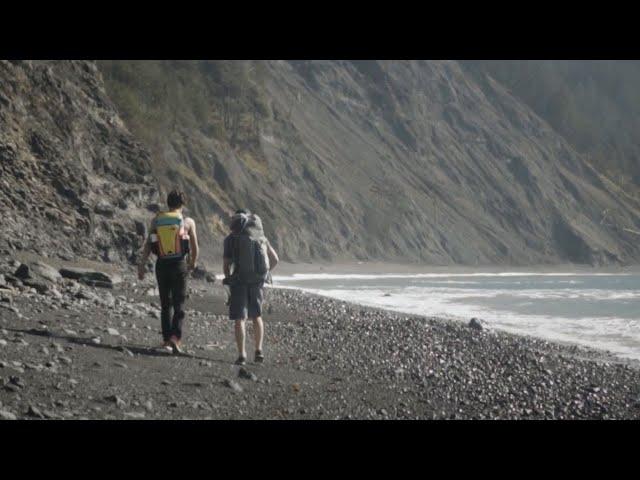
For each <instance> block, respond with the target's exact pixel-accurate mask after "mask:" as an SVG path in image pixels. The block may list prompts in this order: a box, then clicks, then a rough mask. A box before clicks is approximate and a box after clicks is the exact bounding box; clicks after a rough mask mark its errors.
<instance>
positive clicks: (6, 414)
mask: <svg viewBox="0 0 640 480" xmlns="http://www.w3.org/2000/svg"><path fill="white" fill-rule="evenodd" d="M17 419H18V417H16V416H15V415H14V414H13V413H11V412H10V411H8V410H0V420H17Z"/></svg>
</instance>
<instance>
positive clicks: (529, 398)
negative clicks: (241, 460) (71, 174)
mask: <svg viewBox="0 0 640 480" xmlns="http://www.w3.org/2000/svg"><path fill="white" fill-rule="evenodd" d="M18 263H19V262H13V263H11V262H7V263H5V264H2V265H0V274H2V278H0V284H1V285H0V300H1V301H0V418H2V419H7V420H8V419H113V420H120V419H638V418H640V369H638V367H637V366H636V365H635V364H633V363H630V362H624V361H620V360H619V359H616V358H615V357H610V356H607V355H606V354H605V353H604V352H599V351H595V350H590V349H585V348H581V347H577V346H567V345H559V344H555V343H551V342H546V341H544V340H540V339H535V338H529V337H522V336H516V335H511V334H507V333H502V332H496V331H492V330H491V329H487V328H486V326H485V327H481V328H473V327H471V326H469V325H465V324H462V323H458V322H452V321H447V320H442V319H436V318H425V317H418V316H411V315H405V314H401V313H394V312H389V311H384V310H378V309H373V308H368V307H362V306H359V305H355V304H349V303H345V302H341V301H337V300H333V299H329V298H325V297H320V296H315V295H310V294H307V293H304V292H301V291H297V290H290V289H278V288H270V289H268V290H267V294H266V303H265V311H264V318H265V324H266V341H265V354H266V356H267V357H266V362H265V364H264V365H256V364H253V363H251V362H250V363H249V364H248V365H247V366H245V367H243V368H239V367H236V366H234V365H233V363H232V362H233V360H234V359H235V346H234V342H233V331H232V324H231V322H230V321H229V320H228V318H227V317H226V307H225V305H224V292H223V290H222V288H221V287H220V286H219V285H218V284H217V283H210V282H211V280H213V279H212V278H210V276H209V277H207V278H209V282H207V281H205V280H199V279H194V280H192V281H191V283H190V288H189V300H188V302H187V308H188V313H187V321H186V333H185V342H186V346H187V354H186V355H184V356H179V357H176V356H172V355H167V354H162V353H159V352H158V351H156V350H155V349H154V348H153V347H155V346H156V345H157V344H158V343H159V340H160V335H159V327H160V326H159V308H158V298H157V295H156V292H155V291H154V283H153V279H152V278H147V279H146V280H145V282H143V283H140V282H138V281H137V280H136V279H135V278H134V277H133V275H132V272H123V273H122V274H120V275H117V276H114V275H112V274H108V273H101V272H94V274H93V275H91V274H89V273H88V272H87V271H86V270H85V271H73V270H71V272H72V273H71V274H70V273H69V271H67V272H65V276H62V275H61V276H60V278H58V277H57V276H56V275H55V274H54V273H52V271H49V270H47V269H45V268H43V267H40V270H38V267H35V268H33V266H31V268H30V272H32V278H24V279H22V280H21V279H19V278H18V277H16V276H15V275H14V273H16V271H17V270H18V269H20V268H22V267H20V266H19V265H17V264H18ZM22 269H23V270H24V268H22ZM53 270H54V271H55V269H53ZM18 273H19V272H18ZM23 274H24V272H23ZM41 275H45V277H46V276H48V277H50V278H48V279H46V278H45V279H43V278H44V277H42V276H41ZM202 276H203V275H200V277H202ZM25 280H26V283H25ZM96 282H97V283H96ZM249 330H251V329H250V328H249ZM248 333H249V334H248V339H249V343H248V351H249V352H251V351H252V350H251V349H252V344H251V340H250V339H251V338H252V337H251V331H249V332H248ZM251 357H252V356H251V355H250V360H251Z"/></svg>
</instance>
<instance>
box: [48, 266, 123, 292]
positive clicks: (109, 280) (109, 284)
mask: <svg viewBox="0 0 640 480" xmlns="http://www.w3.org/2000/svg"><path fill="white" fill-rule="evenodd" d="M60 275H62V276H63V277H64V278H70V279H72V280H77V281H79V282H82V283H84V284H86V285H89V286H95V287H103V288H113V285H114V284H117V283H120V282H122V277H120V276H119V275H116V274H108V273H104V272H98V271H96V270H90V269H86V268H70V267H67V268H61V269H60Z"/></svg>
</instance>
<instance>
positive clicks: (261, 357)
mask: <svg viewBox="0 0 640 480" xmlns="http://www.w3.org/2000/svg"><path fill="white" fill-rule="evenodd" d="M253 361H254V362H255V363H262V362H264V355H263V354H262V350H256V355H255V357H254V359H253Z"/></svg>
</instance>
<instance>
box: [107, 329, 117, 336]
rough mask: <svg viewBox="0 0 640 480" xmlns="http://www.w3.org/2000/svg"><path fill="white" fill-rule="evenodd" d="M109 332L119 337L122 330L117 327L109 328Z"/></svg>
mask: <svg viewBox="0 0 640 480" xmlns="http://www.w3.org/2000/svg"><path fill="white" fill-rule="evenodd" d="M107 333H108V334H109V335H113V336H114V337H119V336H120V332H119V331H118V330H116V329H115V328H107Z"/></svg>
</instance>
